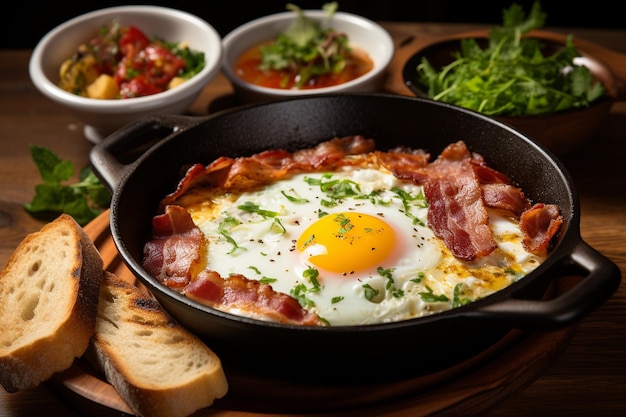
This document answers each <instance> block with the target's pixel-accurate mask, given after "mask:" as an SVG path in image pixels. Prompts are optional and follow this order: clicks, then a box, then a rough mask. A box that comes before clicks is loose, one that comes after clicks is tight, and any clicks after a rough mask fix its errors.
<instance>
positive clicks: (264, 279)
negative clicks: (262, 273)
mask: <svg viewBox="0 0 626 417" xmlns="http://www.w3.org/2000/svg"><path fill="white" fill-rule="evenodd" d="M276 281H278V280H277V279H276V278H270V277H263V278H261V279H260V280H259V282H262V283H263V284H271V283H272V282H276Z"/></svg>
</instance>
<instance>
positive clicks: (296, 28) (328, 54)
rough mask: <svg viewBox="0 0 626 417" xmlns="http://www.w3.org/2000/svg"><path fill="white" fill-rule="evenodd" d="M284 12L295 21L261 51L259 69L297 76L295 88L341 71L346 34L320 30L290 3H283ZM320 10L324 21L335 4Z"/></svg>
mask: <svg viewBox="0 0 626 417" xmlns="http://www.w3.org/2000/svg"><path fill="white" fill-rule="evenodd" d="M287 9H289V10H292V11H294V12H295V13H296V18H295V19H294V20H293V22H292V23H291V24H290V26H289V27H288V28H287V29H286V30H285V31H284V32H283V33H282V34H281V35H280V36H278V37H277V38H276V40H275V41H274V42H272V43H271V44H269V45H266V46H263V47H262V48H261V69H263V70H268V69H274V70H289V71H291V72H294V73H297V74H298V82H297V85H296V87H298V88H300V87H302V86H303V85H305V84H306V83H307V82H308V81H309V79H311V77H313V76H316V75H322V74H329V73H339V72H341V71H342V70H343V69H344V68H345V65H346V63H345V58H346V53H347V51H348V50H349V47H348V37H347V35H345V34H344V33H339V32H336V31H334V30H333V29H332V28H324V27H323V25H320V24H319V23H318V22H317V21H315V20H312V19H309V18H307V17H306V16H305V15H304V13H303V12H302V9H300V8H299V7H298V6H296V5H294V4H291V3H289V4H287ZM322 10H324V12H325V13H326V16H327V20H326V22H327V21H328V20H330V18H331V17H332V16H333V15H334V14H335V12H336V11H337V3H336V2H333V3H327V4H324V6H323V7H322ZM326 22H325V23H326ZM286 81H288V80H286Z"/></svg>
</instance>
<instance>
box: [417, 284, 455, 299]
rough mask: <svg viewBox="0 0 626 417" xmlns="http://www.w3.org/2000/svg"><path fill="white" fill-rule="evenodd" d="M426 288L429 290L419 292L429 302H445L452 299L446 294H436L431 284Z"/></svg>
mask: <svg viewBox="0 0 626 417" xmlns="http://www.w3.org/2000/svg"><path fill="white" fill-rule="evenodd" d="M426 290H427V292H421V293H419V295H420V296H421V297H422V300H424V301H425V302H427V303H443V302H447V301H450V299H449V298H448V297H446V295H445V294H441V295H436V294H434V293H433V290H432V288H430V287H429V286H426Z"/></svg>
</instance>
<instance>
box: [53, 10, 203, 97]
mask: <svg viewBox="0 0 626 417" xmlns="http://www.w3.org/2000/svg"><path fill="white" fill-rule="evenodd" d="M204 65H205V60H204V53H202V52H197V51H193V50H191V49H190V48H189V47H188V46H186V45H184V44H180V43H173V42H167V41H164V40H161V39H156V38H154V39H150V38H149V37H148V36H147V35H146V34H145V33H144V32H143V31H142V30H141V29H139V28H137V27H135V26H128V27H126V26H121V25H120V24H119V23H118V22H116V21H113V22H111V24H109V25H106V26H103V27H102V28H101V29H100V32H99V34H98V35H97V36H95V37H94V38H92V39H90V40H89V41H88V42H86V43H84V44H81V45H80V46H79V47H78V50H77V51H76V53H75V54H74V55H73V56H72V57H70V58H69V59H67V60H66V61H65V62H64V63H63V64H62V66H61V69H60V81H59V86H60V87H61V88H63V89H64V90H66V91H69V92H71V93H74V94H78V95H81V96H85V97H90V98H101V99H127V98H133V97H142V96H148V95H152V94H157V93H160V92H162V91H165V90H167V89H170V88H173V87H175V86H176V85H179V84H181V83H182V82H184V81H185V80H187V79H189V78H191V77H192V76H194V75H195V74H197V73H198V72H200V71H201V70H202V68H204Z"/></svg>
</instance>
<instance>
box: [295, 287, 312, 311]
mask: <svg viewBox="0 0 626 417" xmlns="http://www.w3.org/2000/svg"><path fill="white" fill-rule="evenodd" d="M306 293H307V288H306V286H305V285H304V284H298V285H296V286H295V287H294V288H292V289H291V291H289V295H291V296H292V297H293V298H295V299H296V300H298V304H300V305H301V306H302V307H304V308H309V307H315V303H314V302H313V300H311V299H309V298H307V296H306Z"/></svg>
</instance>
